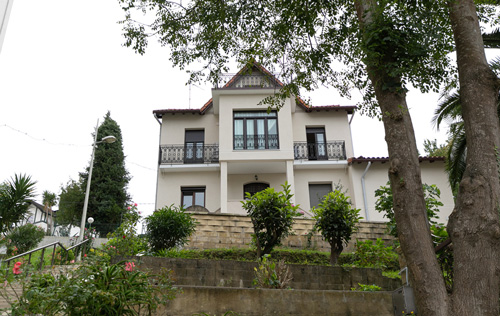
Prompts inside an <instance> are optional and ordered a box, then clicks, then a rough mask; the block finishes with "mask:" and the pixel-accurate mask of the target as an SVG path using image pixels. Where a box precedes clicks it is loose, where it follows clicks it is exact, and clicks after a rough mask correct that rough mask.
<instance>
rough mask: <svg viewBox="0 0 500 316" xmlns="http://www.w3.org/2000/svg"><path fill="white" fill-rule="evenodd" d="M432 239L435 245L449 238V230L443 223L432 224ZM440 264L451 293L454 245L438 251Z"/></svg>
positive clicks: (447, 287)
mask: <svg viewBox="0 0 500 316" xmlns="http://www.w3.org/2000/svg"><path fill="white" fill-rule="evenodd" d="M431 234H432V235H431V236H432V241H433V242H434V244H435V246H438V245H439V244H441V243H442V242H444V241H445V240H447V239H448V237H449V236H448V232H447V231H446V227H445V226H443V225H432V226H431ZM436 256H437V260H438V263H439V266H440V267H441V271H442V272H443V276H444V281H445V284H446V289H447V290H448V292H450V293H451V291H452V289H453V247H451V246H447V247H444V248H442V249H441V250H440V251H439V252H437V253H436Z"/></svg>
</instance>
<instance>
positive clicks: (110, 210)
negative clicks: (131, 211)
mask: <svg viewBox="0 0 500 316" xmlns="http://www.w3.org/2000/svg"><path fill="white" fill-rule="evenodd" d="M93 136H94V135H93ZM106 136H115V137H116V142H114V143H112V144H108V143H106V142H103V143H99V144H98V145H97V147H96V149H95V158H94V168H93V171H92V180H91V183H90V193H91V194H90V197H89V205H88V214H87V215H88V216H89V217H93V218H94V220H95V222H94V224H93V226H94V227H95V228H96V230H97V232H98V234H99V235H100V236H106V235H107V234H108V233H110V232H112V231H114V230H115V229H116V228H117V227H118V226H119V225H120V223H121V220H122V216H123V213H124V212H125V209H126V207H127V204H129V199H130V198H129V195H128V193H127V190H126V189H127V185H128V182H129V180H130V176H129V173H128V171H127V170H126V169H125V155H124V154H123V140H122V133H121V129H120V126H119V125H118V124H117V123H116V122H115V121H114V120H113V119H112V118H111V116H110V113H109V112H108V113H107V114H106V115H105V116H104V121H103V122H102V124H101V125H100V126H99V128H98V129H97V141H100V140H101V139H102V138H104V137H106ZM88 170H89V168H87V170H86V172H84V173H81V174H80V176H81V178H82V186H81V187H82V188H86V186H87V179H88Z"/></svg>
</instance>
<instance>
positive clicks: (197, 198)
mask: <svg viewBox="0 0 500 316" xmlns="http://www.w3.org/2000/svg"><path fill="white" fill-rule="evenodd" d="M181 193H182V196H181V203H182V206H183V207H184V208H188V207H190V206H193V205H199V206H203V207H205V187H196V188H185V187H183V188H181Z"/></svg>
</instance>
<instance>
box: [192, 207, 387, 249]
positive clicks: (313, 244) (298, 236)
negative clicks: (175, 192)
mask: <svg viewBox="0 0 500 316" xmlns="http://www.w3.org/2000/svg"><path fill="white" fill-rule="evenodd" d="M194 218H196V220H197V221H198V222H199V224H198V226H197V227H196V233H195V234H194V235H193V236H191V239H190V242H189V244H188V245H187V246H186V248H187V249H214V248H247V247H248V246H249V245H250V243H251V242H252V236H251V234H252V233H253V226H252V222H251V221H250V218H249V217H248V216H245V215H233V214H214V213H211V214H207V213H194ZM313 225H314V221H313V220H312V219H303V218H299V219H296V221H295V225H294V226H293V230H294V235H293V236H289V237H288V238H287V239H286V240H285V241H284V242H283V246H285V247H289V248H297V249H305V248H309V249H315V250H320V251H330V245H329V244H328V243H327V242H325V241H323V240H322V238H321V235H319V234H316V235H314V236H313V237H312V238H311V240H310V242H309V241H308V236H307V234H308V233H309V232H310V231H311V229H312V227H313ZM385 229H386V224H385V223H383V222H360V223H359V224H358V231H357V233H355V234H354V235H353V236H352V238H351V242H350V243H349V245H348V247H347V248H346V249H345V250H344V251H353V250H354V243H355V242H356V239H359V240H367V239H371V240H375V239H377V238H382V239H383V240H384V241H390V240H392V237H391V236H389V235H387V234H385Z"/></svg>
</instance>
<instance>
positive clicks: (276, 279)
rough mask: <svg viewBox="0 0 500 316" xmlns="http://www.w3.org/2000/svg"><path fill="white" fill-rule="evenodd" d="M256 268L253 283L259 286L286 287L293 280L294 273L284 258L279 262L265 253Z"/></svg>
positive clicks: (269, 287)
mask: <svg viewBox="0 0 500 316" xmlns="http://www.w3.org/2000/svg"><path fill="white" fill-rule="evenodd" d="M254 269H255V278H254V279H253V284H254V285H256V286H257V287H259V288H268V289H284V288H286V287H287V286H288V284H289V283H290V281H292V273H291V272H290V271H289V269H288V266H287V265H286V264H285V261H284V260H280V261H278V263H276V262H274V261H272V260H271V256H270V255H264V256H263V257H262V258H261V259H260V261H259V267H258V268H254Z"/></svg>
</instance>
